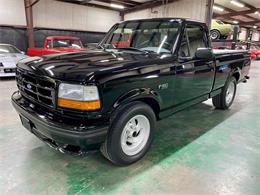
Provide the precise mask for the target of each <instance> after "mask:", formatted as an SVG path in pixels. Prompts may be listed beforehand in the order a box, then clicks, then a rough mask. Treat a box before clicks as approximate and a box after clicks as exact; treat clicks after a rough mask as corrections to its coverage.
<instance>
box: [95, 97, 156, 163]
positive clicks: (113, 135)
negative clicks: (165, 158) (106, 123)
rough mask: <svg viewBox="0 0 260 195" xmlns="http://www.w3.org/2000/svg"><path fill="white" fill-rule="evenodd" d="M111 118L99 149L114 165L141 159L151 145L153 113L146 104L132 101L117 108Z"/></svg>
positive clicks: (153, 123) (154, 118)
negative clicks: (107, 131) (110, 123)
mask: <svg viewBox="0 0 260 195" xmlns="http://www.w3.org/2000/svg"><path fill="white" fill-rule="evenodd" d="M113 118H114V119H113V121H112V125H111V127H110V129H109V133H108V137H107V139H106V141H105V143H103V144H102V146H101V148H100V150H101V152H102V154H103V155H104V156H105V157H106V158H107V159H108V160H110V161H111V162H112V163H114V164H116V165H129V164H132V163H134V162H136V161H138V160H139V159H141V158H142V157H143V156H144V155H145V154H146V152H147V151H148V149H149V147H150V145H151V142H152V138H153V131H154V125H155V121H156V117H155V114H154V112H153V110H152V108H151V107H150V106H148V105H147V104H145V103H142V102H132V103H130V104H128V105H125V106H124V107H123V108H121V109H119V110H118V111H117V113H116V114H115V116H114V117H113Z"/></svg>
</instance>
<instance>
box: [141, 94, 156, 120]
mask: <svg viewBox="0 0 260 195" xmlns="http://www.w3.org/2000/svg"><path fill="white" fill-rule="evenodd" d="M138 101H141V102H144V103H146V104H147V105H149V106H150V107H151V108H152V109H153V111H154V114H155V116H156V119H157V120H158V119H159V112H160V105H159V103H158V102H157V101H156V100H154V99H152V98H141V99H138Z"/></svg>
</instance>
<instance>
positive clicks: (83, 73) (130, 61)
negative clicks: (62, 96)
mask: <svg viewBox="0 0 260 195" xmlns="http://www.w3.org/2000/svg"><path fill="white" fill-rule="evenodd" d="M160 58H161V56H160V55H158V54H147V53H143V52H132V51H131V52H125V51H122V52H115V51H114V52H109V51H104V50H92V51H84V52H83V51H81V52H72V53H63V54H51V55H45V56H41V57H31V58H27V59H24V60H22V61H20V62H19V63H18V66H17V67H18V68H21V69H25V70H27V71H29V72H33V73H34V74H37V75H43V76H48V77H51V78H54V79H58V80H63V81H75V82H97V81H98V82H102V81H105V80H106V81H107V80H109V79H108V77H109V78H110V79H112V78H114V77H113V75H115V74H116V75H117V76H118V74H119V73H121V74H120V75H124V74H125V73H127V72H129V71H130V70H133V69H134V70H137V69H139V68H141V67H143V66H146V67H147V66H149V65H153V66H154V64H155V63H156V61H157V60H156V59H158V60H160ZM125 76H126V75H125Z"/></svg>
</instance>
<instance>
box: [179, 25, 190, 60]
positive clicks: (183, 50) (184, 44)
mask: <svg viewBox="0 0 260 195" xmlns="http://www.w3.org/2000/svg"><path fill="white" fill-rule="evenodd" d="M179 56H181V57H189V56H190V50H189V45H188V40H187V32H186V29H185V32H184V35H183V37H182V40H181V46H180V49H179Z"/></svg>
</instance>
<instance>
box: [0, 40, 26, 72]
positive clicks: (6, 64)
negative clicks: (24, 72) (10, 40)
mask: <svg viewBox="0 0 260 195" xmlns="http://www.w3.org/2000/svg"><path fill="white" fill-rule="evenodd" d="M26 57H28V56H26V55H24V53H23V52H22V51H20V50H19V49H17V48H16V47H15V46H13V45H10V44H0V77H10V76H15V69H16V64H17V62H18V61H19V60H21V59H24V58H26Z"/></svg>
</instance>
